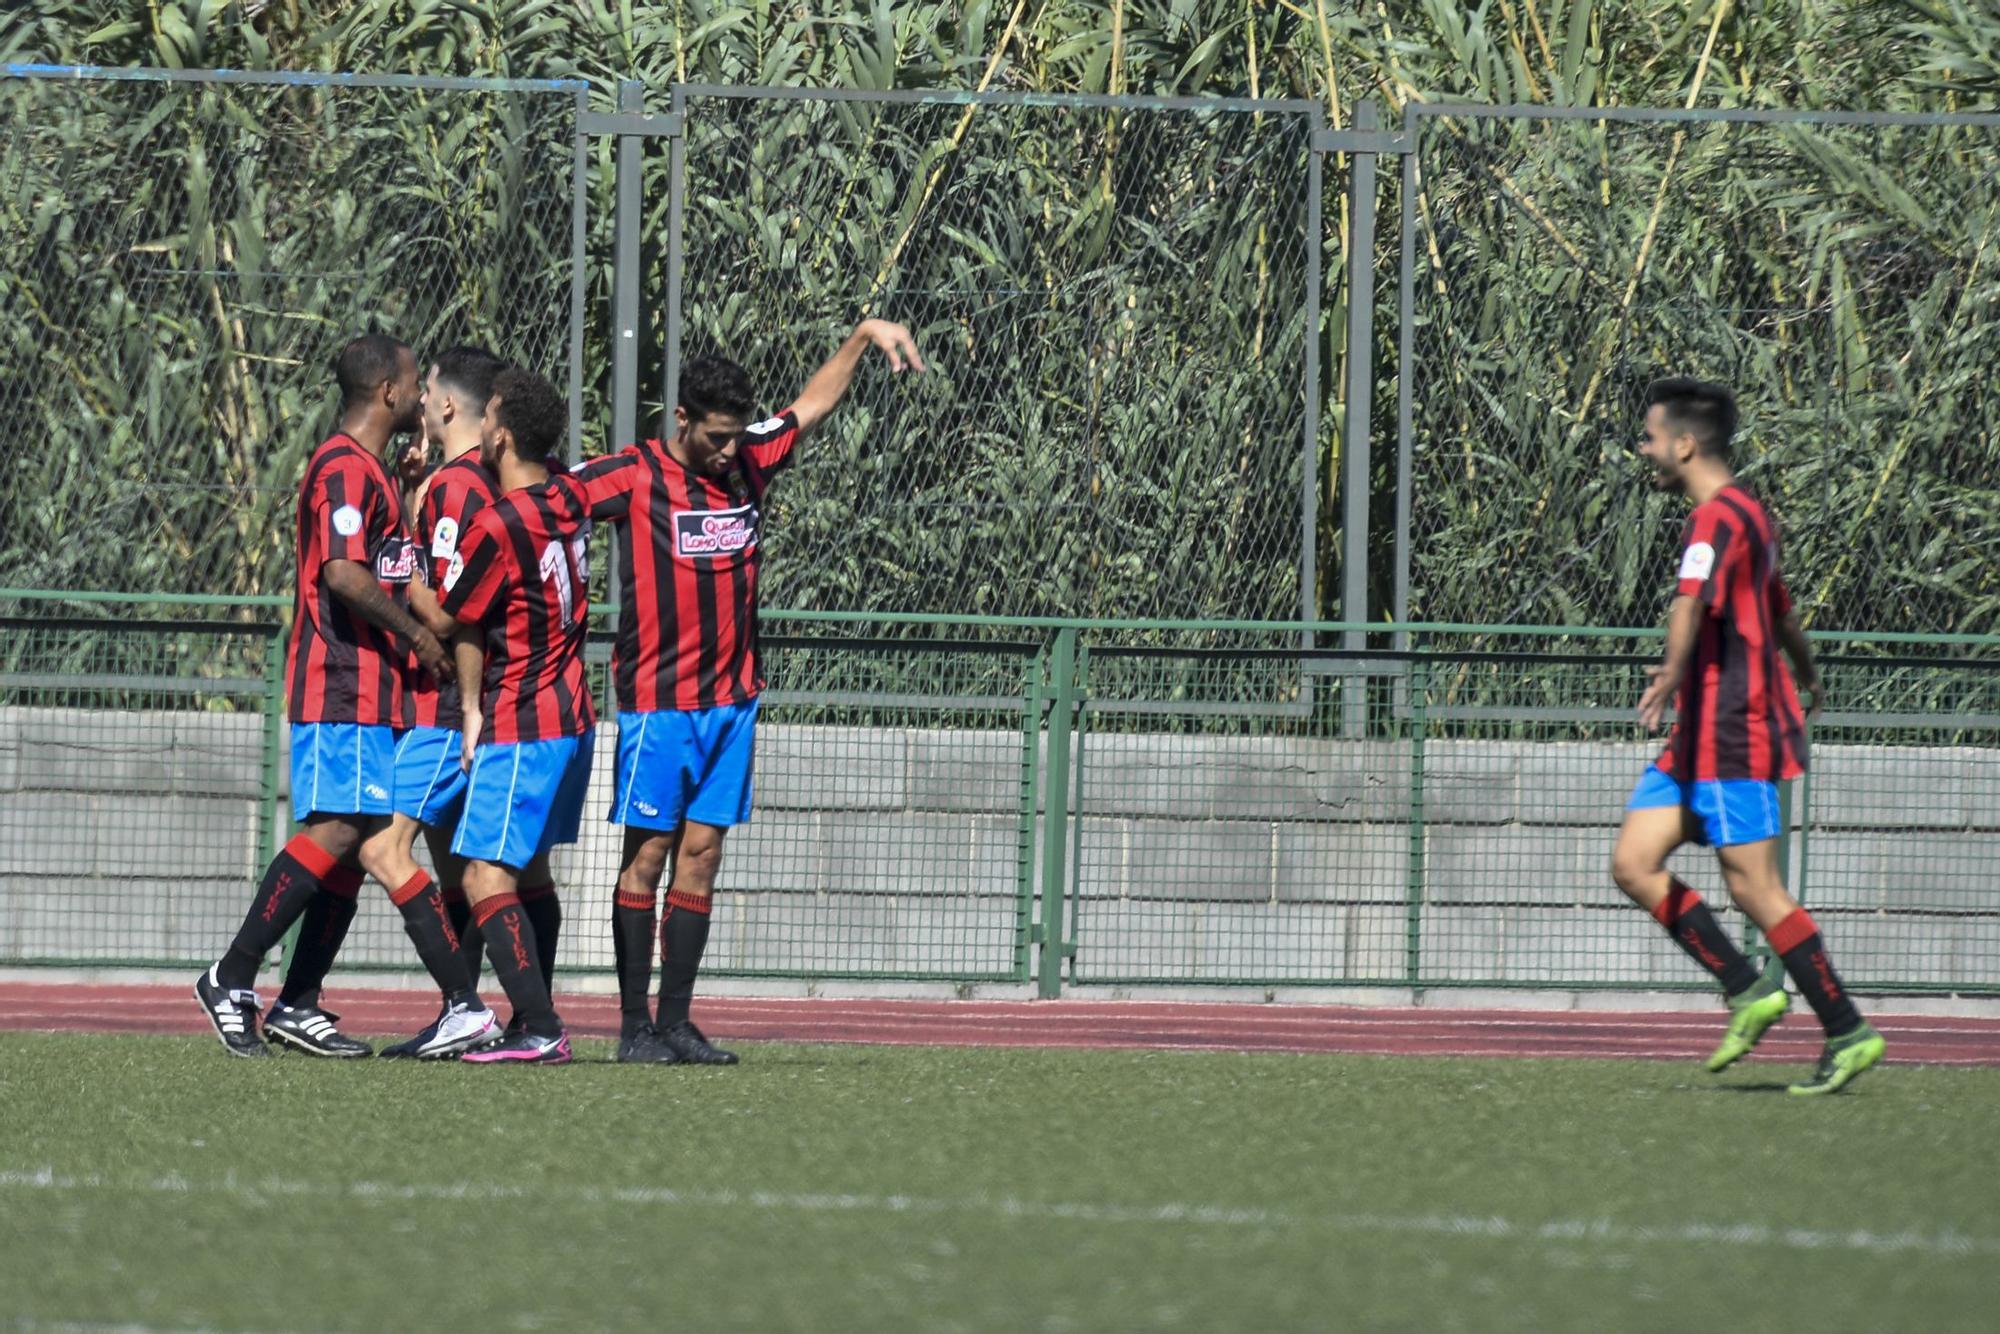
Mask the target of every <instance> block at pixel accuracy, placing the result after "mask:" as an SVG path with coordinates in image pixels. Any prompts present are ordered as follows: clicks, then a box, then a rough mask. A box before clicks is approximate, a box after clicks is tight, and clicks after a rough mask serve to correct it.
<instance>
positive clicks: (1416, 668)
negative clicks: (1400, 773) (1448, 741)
mask: <svg viewBox="0 0 2000 1334" xmlns="http://www.w3.org/2000/svg"><path fill="white" fill-rule="evenodd" d="M1430 687H1431V682H1430V671H1429V668H1428V665H1427V664H1426V663H1425V662H1424V661H1423V660H1422V659H1417V660H1416V661H1413V662H1411V663H1410V868H1409V881H1408V884H1407V885H1406V886H1405V891H1404V895H1405V897H1404V914H1403V918H1404V926H1403V929H1404V933H1405V935H1404V943H1403V949H1404V954H1403V975H1404V978H1405V979H1406V980H1407V981H1408V983H1409V986H1410V989H1411V990H1412V991H1415V990H1417V989H1418V988H1420V987H1421V986H1422V985H1423V953H1422V946H1423V934H1424V733H1425V732H1427V731H1428V730H1429V721H1428V719H1427V717H1426V714H1427V711H1428V709H1429V706H1430V693H1431V690H1430Z"/></svg>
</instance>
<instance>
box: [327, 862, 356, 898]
mask: <svg viewBox="0 0 2000 1334" xmlns="http://www.w3.org/2000/svg"><path fill="white" fill-rule="evenodd" d="M366 878H367V872H365V871H363V870H362V869H361V868H360V867H358V866H336V867H334V868H333V869H332V870H331V871H328V872H327V873H326V874H325V875H323V876H321V877H320V881H319V887H320V888H321V889H323V890H325V891H326V892H327V893H329V894H331V895H333V896H334V897H335V898H340V899H352V898H358V897H360V895H361V882H362V881H363V880H364V879H366Z"/></svg>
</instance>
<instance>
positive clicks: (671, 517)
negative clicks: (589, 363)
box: [572, 409, 799, 713]
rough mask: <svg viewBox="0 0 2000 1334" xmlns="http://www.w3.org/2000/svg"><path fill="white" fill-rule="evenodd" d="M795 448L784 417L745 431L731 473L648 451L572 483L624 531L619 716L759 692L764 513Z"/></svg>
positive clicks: (620, 537) (794, 428)
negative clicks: (714, 473) (713, 473)
mask: <svg viewBox="0 0 2000 1334" xmlns="http://www.w3.org/2000/svg"><path fill="white" fill-rule="evenodd" d="M798 440H799V422H798V417H797V415H796V414H795V413H794V412H792V411H791V410H789V409H787V410H786V411H784V412H781V413H779V414H778V415H777V416H775V417H773V418H771V419H770V420H768V421H763V422H758V423H757V424H756V425H754V426H751V427H749V428H748V429H747V430H746V431H745V432H744V436H743V442H742V445H741V448H740V449H739V450H738V451H737V454H736V460H735V466H734V467H733V468H732V469H731V470H730V471H729V472H728V473H726V474H725V475H723V476H721V477H709V476H705V475H703V474H701V473H699V472H696V471H695V470H694V469H692V468H689V467H687V466H685V465H684V464H682V463H680V462H679V461H678V460H676V459H675V458H674V456H673V455H672V453H671V452H669V450H668V448H667V446H666V444H665V443H664V442H662V441H659V440H648V441H646V442H645V443H644V444H642V445H633V446H631V447H629V448H627V449H624V450H621V451H620V452H619V453H616V454H611V455H606V456H605V457H603V458H597V459H591V460H589V461H588V462H586V463H583V464H580V465H578V467H577V468H576V470H575V472H574V473H573V474H572V475H573V476H575V477H576V478H577V480H578V481H579V482H581V483H582V485H583V488H584V491H585V494H586V496H587V497H588V499H589V504H590V513H591V516H592V517H593V518H596V519H602V520H607V521H610V522H613V523H615V524H616V525H617V528H616V539H615V540H616V542H617V546H618V581H619V582H618V589H619V594H618V596H619V614H618V640H617V646H616V648H615V649H614V651H613V654H612V678H613V680H614V681H615V682H616V683H617V692H618V707H619V709H620V710H622V711H626V712H636V713H653V712H659V711H661V710H669V709H672V710H692V709H707V708H713V707H715V706H716V705H719V704H742V703H745V702H747V701H749V700H752V699H754V698H756V697H757V694H758V692H759V691H761V690H762V689H763V688H764V681H763V677H762V676H761V675H760V673H759V670H758V663H757V575H758V570H759V568H760V566H761V565H762V562H763V553H762V550H761V538H762V524H763V512H762V509H761V506H762V504H763V500H764V496H765V493H766V491H767V490H768V489H769V487H770V484H771V479H772V478H773V477H775V476H776V475H777V474H778V473H779V472H781V471H783V470H784V469H785V467H786V466H788V465H789V464H790V463H791V460H792V452H793V449H794V447H795V446H796V445H797V444H798Z"/></svg>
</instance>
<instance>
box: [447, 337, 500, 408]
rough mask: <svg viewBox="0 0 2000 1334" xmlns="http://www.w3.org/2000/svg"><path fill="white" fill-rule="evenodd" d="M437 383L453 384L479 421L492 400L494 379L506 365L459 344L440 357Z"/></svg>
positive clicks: (485, 352)
mask: <svg viewBox="0 0 2000 1334" xmlns="http://www.w3.org/2000/svg"><path fill="white" fill-rule="evenodd" d="M434 364H435V365H436V366H437V375H438V383H439V384H445V385H450V386H451V387H452V389H454V390H455V391H457V393H458V394H459V396H460V397H461V398H463V399H464V400H465V410H466V411H467V412H469V413H471V414H472V415H473V417H475V418H477V417H478V416H479V415H480V414H481V413H483V412H485V411H486V400H487V399H489V398H491V397H493V379H494V377H495V376H497V375H499V374H500V372H501V371H503V370H505V369H506V368H507V363H506V362H505V361H504V360H502V359H501V358H499V357H496V356H494V355H493V354H492V353H491V352H489V351H487V350H486V349H485V348H483V347H474V346H473V345H472V344H470V343H459V344H457V345H456V346H453V347H448V348H446V349H445V350H444V351H442V352H440V353H438V354H437V361H436V362H435V363H434Z"/></svg>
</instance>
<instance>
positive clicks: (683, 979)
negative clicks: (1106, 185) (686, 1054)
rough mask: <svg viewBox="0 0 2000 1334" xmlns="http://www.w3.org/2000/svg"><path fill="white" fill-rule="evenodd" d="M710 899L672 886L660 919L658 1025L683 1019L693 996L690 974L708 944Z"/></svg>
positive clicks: (684, 1020) (669, 1026)
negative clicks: (665, 911)
mask: <svg viewBox="0 0 2000 1334" xmlns="http://www.w3.org/2000/svg"><path fill="white" fill-rule="evenodd" d="M709 908H710V900H709V899H707V898H697V897H695V896H694V895H692V894H683V893H681V892H680V891H679V890H673V891H671V892H669V893H668V895H667V915H666V916H665V917H664V918H662V919H661V920H660V1027H661V1028H671V1027H673V1026H674V1025H675V1024H678V1023H684V1022H686V1020H687V1017H688V1006H689V1005H690V1004H691V1003H692V1002H693V1000H694V978H695V974H696V973H698V972H700V971H701V955H702V951H703V950H706V949H707V948H708V915H709Z"/></svg>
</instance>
